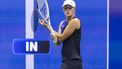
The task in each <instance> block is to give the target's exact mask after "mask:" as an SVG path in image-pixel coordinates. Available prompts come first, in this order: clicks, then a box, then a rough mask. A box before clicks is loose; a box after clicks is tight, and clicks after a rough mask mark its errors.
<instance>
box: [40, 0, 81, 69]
mask: <svg viewBox="0 0 122 69" xmlns="http://www.w3.org/2000/svg"><path fill="white" fill-rule="evenodd" d="M62 8H63V11H64V14H65V16H66V19H65V20H62V21H61V22H60V25H59V29H58V32H55V34H56V35H51V38H52V40H53V39H54V38H56V37H57V39H58V42H57V44H59V42H60V43H61V42H62V43H63V48H62V64H61V67H60V69H82V60H81V56H80V40H81V24H80V20H79V19H78V18H77V17H76V16H75V9H76V3H75V1H74V0H65V1H64V3H63V5H62ZM40 24H41V25H43V26H45V27H46V24H45V23H44V20H40Z"/></svg>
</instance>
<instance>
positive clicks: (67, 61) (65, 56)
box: [60, 20, 82, 69]
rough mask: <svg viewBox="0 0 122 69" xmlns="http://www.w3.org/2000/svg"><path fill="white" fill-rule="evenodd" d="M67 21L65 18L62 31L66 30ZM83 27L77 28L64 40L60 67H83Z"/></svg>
mask: <svg viewBox="0 0 122 69" xmlns="http://www.w3.org/2000/svg"><path fill="white" fill-rule="evenodd" d="M67 24H68V23H67V21H66V20H64V21H63V23H62V26H61V31H62V33H63V31H64V30H65V28H66V26H67ZM80 40H81V28H79V29H76V30H75V31H74V32H73V34H72V35H71V36H70V37H68V38H67V39H66V40H64V41H63V48H62V64H61V66H60V69H82V60H81V56H80Z"/></svg>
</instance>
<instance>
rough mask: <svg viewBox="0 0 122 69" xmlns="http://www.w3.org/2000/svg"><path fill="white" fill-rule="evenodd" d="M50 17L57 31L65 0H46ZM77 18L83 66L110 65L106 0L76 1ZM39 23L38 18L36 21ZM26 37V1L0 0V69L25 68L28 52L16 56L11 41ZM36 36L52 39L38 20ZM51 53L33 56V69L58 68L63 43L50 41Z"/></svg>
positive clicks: (88, 68)
mask: <svg viewBox="0 0 122 69" xmlns="http://www.w3.org/2000/svg"><path fill="white" fill-rule="evenodd" d="M47 1H48V4H49V8H50V19H51V23H52V26H53V28H54V29H55V30H56V31H57V30H58V25H59V23H60V21H61V20H63V19H65V16H64V14H63V9H62V3H63V1H64V0H47ZM75 2H76V17H78V18H79V19H80V20H81V26H82V30H81V31H82V38H81V56H82V60H83V69H106V67H107V63H106V62H107V0H75ZM35 22H36V21H35ZM15 38H25V0H0V47H1V48H0V69H25V55H13V52H12V41H13V39H15ZM34 38H39V39H49V40H50V38H49V32H48V31H47V30H46V29H45V28H44V27H42V26H40V25H39V24H38V23H37V28H36V30H35V32H34ZM50 47H51V50H50V53H49V54H40V55H35V56H34V61H35V62H34V63H35V64H34V67H35V68H34V69H59V68H60V64H61V50H62V46H61V45H60V46H58V47H54V45H53V44H52V43H51V45H50Z"/></svg>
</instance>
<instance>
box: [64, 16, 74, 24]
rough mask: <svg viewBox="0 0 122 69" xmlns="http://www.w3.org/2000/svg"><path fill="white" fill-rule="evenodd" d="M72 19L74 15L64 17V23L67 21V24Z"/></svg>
mask: <svg viewBox="0 0 122 69" xmlns="http://www.w3.org/2000/svg"><path fill="white" fill-rule="evenodd" d="M73 17H74V15H72V16H69V17H66V21H67V23H69V21H70V20H71V19H72V18H73Z"/></svg>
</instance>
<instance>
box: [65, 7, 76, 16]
mask: <svg viewBox="0 0 122 69" xmlns="http://www.w3.org/2000/svg"><path fill="white" fill-rule="evenodd" d="M63 10H64V14H65V16H72V15H73V14H74V12H75V8H74V7H72V6H70V5H65V6H64V7H63Z"/></svg>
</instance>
